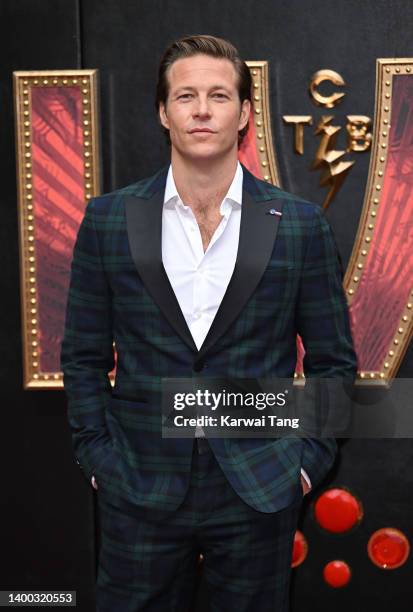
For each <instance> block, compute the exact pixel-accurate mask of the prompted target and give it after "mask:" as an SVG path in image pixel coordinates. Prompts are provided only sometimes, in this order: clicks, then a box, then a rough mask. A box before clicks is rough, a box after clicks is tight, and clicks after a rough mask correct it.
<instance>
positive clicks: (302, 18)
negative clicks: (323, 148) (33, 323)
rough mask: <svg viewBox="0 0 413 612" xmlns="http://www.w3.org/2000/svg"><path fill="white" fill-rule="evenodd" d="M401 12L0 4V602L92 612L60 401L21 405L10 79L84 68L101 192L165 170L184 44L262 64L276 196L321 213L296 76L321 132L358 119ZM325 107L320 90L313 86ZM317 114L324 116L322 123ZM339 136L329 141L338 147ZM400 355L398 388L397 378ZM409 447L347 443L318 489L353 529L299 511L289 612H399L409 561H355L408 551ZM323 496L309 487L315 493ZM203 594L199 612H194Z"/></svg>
mask: <svg viewBox="0 0 413 612" xmlns="http://www.w3.org/2000/svg"><path fill="white" fill-rule="evenodd" d="M412 23H413V4H412V3H411V2H409V1H408V0H364V1H363V2H359V1H358V0H337V1H336V2H332V1H329V0H312V1H311V2H308V1H306V0H290V1H289V2H285V1H283V0H256V1H255V2H254V1H252V0H243V1H242V2H235V0H209V1H208V2H201V1H197V0H180V1H177V0H169V2H167V1H164V0H140V1H139V0H2V2H1V4H0V45H1V58H2V61H1V70H0V110H1V114H0V160H1V175H2V186H3V189H2V198H1V200H0V205H1V223H0V249H1V262H2V274H1V276H0V278H1V297H2V301H1V314H2V332H1V337H0V351H1V353H0V355H1V369H0V371H1V392H2V415H1V416H2V427H1V429H0V432H1V434H0V435H1V444H0V448H1V452H2V454H3V457H2V464H1V465H2V468H3V469H2V494H1V498H0V504H1V518H2V520H1V523H0V536H1V542H0V546H1V550H2V553H3V555H2V556H3V562H2V569H1V573H0V589H3V590H5V589H23V588H24V589H43V590H46V589H73V590H77V595H78V609H79V610H80V611H82V612H83V611H84V612H91V611H92V610H93V609H94V603H93V589H94V580H95V566H96V553H97V538H96V533H95V531H96V525H97V523H96V520H95V503H94V498H93V492H92V490H91V488H90V487H89V486H88V485H87V483H86V482H85V481H84V479H83V477H82V475H81V474H80V472H79V470H78V469H77V467H76V465H75V464H74V461H73V456H72V452H71V445H70V435H69V431H68V427H67V424H66V407H65V400H64V396H63V394H62V393H60V392H57V391H53V392H51V391H49V392H45V391H42V392H33V391H31V392H27V391H26V392H24V391H23V390H22V370H21V361H22V359H21V357H22V356H21V340H20V334H21V329H20V312H19V266H18V242H17V236H18V229H17V203H16V181H15V151H14V132H13V110H12V108H13V107H12V76H11V74H12V71H13V70H35V69H64V68H98V69H99V70H100V81H101V82H100V92H101V96H100V100H101V126H102V165H103V167H102V171H103V185H102V189H103V190H105V191H108V190H112V189H114V188H117V187H120V186H123V185H126V184H128V183H130V182H134V181H136V180H138V179H139V178H141V177H144V176H147V175H148V174H150V173H153V172H154V171H155V170H156V169H157V168H158V167H159V166H160V165H163V164H165V163H166V162H167V160H168V149H167V146H166V144H165V142H164V138H163V135H162V133H161V131H160V129H159V126H158V122H157V117H156V115H155V112H154V86H155V81H156V72H157V65H158V61H159V57H160V55H161V52H162V51H163V49H164V48H165V47H166V45H167V44H168V43H169V42H171V41H172V40H173V39H174V38H176V37H179V36H182V35H184V34H192V33H211V34H215V35H218V36H223V37H225V38H229V39H230V40H231V41H232V42H234V44H235V45H236V46H237V47H238V48H239V50H240V51H241V54H242V55H243V56H244V57H245V58H246V59H250V60H254V59H257V60H268V61H269V80H270V82H269V85H270V105H271V116H272V125H273V135H274V146H275V148H276V151H277V154H278V160H279V166H280V173H281V179H282V184H283V187H284V188H285V189H287V190H290V191H293V192H295V193H297V194H300V195H302V196H304V197H306V198H308V199H310V200H314V201H317V202H322V201H323V199H324V197H325V195H326V190H325V189H323V188H320V187H319V185H318V182H319V178H320V175H319V173H318V172H310V171H309V166H310V164H311V161H312V159H313V157H314V153H315V151H316V148H317V145H318V140H317V138H316V137H315V136H314V135H313V130H314V127H313V128H306V130H305V142H304V144H305V154H304V155H303V156H297V155H295V154H294V152H293V138H292V128H291V126H288V125H286V124H285V123H284V122H283V120H282V116H283V115H285V114H288V115H296V114H297V115H298V114H299V115H312V117H313V122H314V123H317V121H318V120H319V118H320V117H321V115H322V114H327V113H326V111H325V110H322V109H320V108H317V107H316V106H315V105H314V104H313V103H312V102H311V100H310V98H309V96H308V93H307V87H308V83H309V79H310V77H311V75H312V74H313V73H314V72H315V71H316V70H319V69H321V68H330V69H333V70H335V71H337V72H338V73H340V74H341V75H342V76H343V78H344V79H345V81H346V87H345V88H344V91H345V92H346V96H345V98H344V99H343V101H342V103H341V104H340V106H338V107H337V108H335V109H333V110H332V111H331V114H333V115H334V123H335V124H337V125H340V126H344V125H345V123H346V120H345V117H346V115H348V114H363V115H367V116H370V117H373V112H374V91H375V59H376V58H377V57H413V38H412V36H411V26H412ZM327 91H328V92H330V91H331V88H330V89H329V88H328V87H327ZM328 114H330V111H329V112H328ZM343 132H344V128H343V130H342V131H341V135H340V136H339V138H341V139H342V141H341V142H340V141H338V142H339V144H340V147H339V148H341V149H344V148H345V139H344V135H343ZM348 159H352V160H355V165H354V166H353V168H352V170H351V172H350V174H349V176H348V179H347V180H346V181H345V182H344V184H343V186H342V188H341V190H340V191H339V193H338V194H337V196H336V198H335V199H334V201H333V202H332V204H331V206H330V209H329V211H328V218H329V220H330V222H331V224H332V226H333V229H334V231H335V234H336V237H337V242H338V245H339V249H340V251H341V254H342V257H343V261H344V264H346V263H347V260H348V257H349V255H350V252H351V248H352V244H353V241H354V237H355V233H356V228H357V223H358V219H359V215H360V211H361V207H362V202H363V195H364V188H365V183H366V179H367V169H368V153H367V154H363V153H355V154H352V155H349V156H348ZM412 363H413V353H412V349H411V348H410V350H409V351H408V353H407V355H406V357H405V359H404V362H403V364H402V367H401V370H400V372H399V375H400V376H406V377H407V376H411V372H412ZM412 459H413V441H409V440H397V441H391V440H384V441H367V442H366V441H348V442H346V443H345V444H343V446H342V453H341V458H340V460H339V462H338V463H337V466H336V468H335V470H334V471H333V473H332V474H331V477H330V480H329V482H327V483H325V487H326V486H328V485H329V484H337V485H342V486H345V487H347V488H349V489H350V490H351V491H352V492H353V493H354V494H355V495H356V496H357V497H359V499H360V500H361V502H362V504H363V508H364V517H363V520H362V522H361V523H360V525H359V526H358V527H357V528H356V529H354V530H353V531H352V532H351V533H350V534H347V535H340V536H337V535H336V536H334V535H328V534H327V533H325V532H323V531H322V530H321V529H320V528H318V527H317V525H316V524H315V522H314V519H313V511H312V504H313V502H314V499H315V497H314V496H313V497H309V498H308V499H306V502H305V507H304V509H303V513H302V519H301V527H302V529H303V531H304V533H305V535H306V537H307V540H308V542H309V554H308V557H307V559H306V561H305V562H304V563H303V564H302V565H301V566H300V567H298V568H297V569H296V570H294V573H295V575H294V580H293V610H294V612H304V611H305V612H312V611H314V612H315V611H317V612H323V611H327V610H331V609H332V608H334V609H335V610H336V611H337V612H342V611H343V612H344V611H347V610H348V609H349V608H351V609H353V610H355V611H363V612H364V610H366V609H370V608H371V609H373V608H374V609H375V610H376V611H377V612H381V611H383V612H384V611H385V610H386V611H387V610H388V608H389V606H392V607H393V609H395V610H397V611H398V612H404V611H407V610H410V603H409V598H408V595H412V593H413V587H412V582H411V575H412V560H411V559H409V560H408V561H407V563H406V564H405V565H404V566H402V567H401V568H399V569H397V570H394V571H384V570H380V569H379V568H377V567H376V566H374V565H373V564H372V563H371V562H370V560H369V558H368V556H367V552H366V545H367V541H368V538H369V536H370V535H371V533H372V532H373V531H374V530H376V529H378V528H380V527H386V526H394V527H397V528H399V529H401V530H402V531H404V533H405V534H406V535H407V536H408V537H409V538H411V536H412V533H413V528H412V525H411V518H410V517H411V516H412V515H413V498H412V493H411V491H412V487H413V475H412V469H411V468H409V466H411V465H412ZM325 487H324V488H325ZM337 558H338V559H344V560H346V561H347V562H348V563H349V565H350V566H351V569H352V579H351V581H350V583H349V584H348V586H347V587H345V588H344V589H341V590H334V589H332V588H331V587H329V586H327V585H326V584H325V583H324V581H323V578H322V568H323V566H324V565H325V563H326V562H327V561H330V560H331V559H337ZM205 597H206V596H205V593H204V590H203V588H202V589H201V592H200V596H199V599H200V600H201V602H200V603H199V604H198V609H206V604H205V602H204V601H203V600H204V599H205Z"/></svg>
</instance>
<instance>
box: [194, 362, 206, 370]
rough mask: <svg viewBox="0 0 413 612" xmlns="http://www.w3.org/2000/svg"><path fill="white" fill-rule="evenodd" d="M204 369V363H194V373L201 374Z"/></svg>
mask: <svg viewBox="0 0 413 612" xmlns="http://www.w3.org/2000/svg"><path fill="white" fill-rule="evenodd" d="M204 367H205V363H204V362H203V361H197V362H196V363H194V372H201V370H203V369H204Z"/></svg>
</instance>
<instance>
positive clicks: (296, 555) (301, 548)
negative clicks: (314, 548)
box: [291, 529, 308, 567]
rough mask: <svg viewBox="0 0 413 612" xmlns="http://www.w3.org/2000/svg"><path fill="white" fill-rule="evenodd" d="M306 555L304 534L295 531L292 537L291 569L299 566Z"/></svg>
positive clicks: (306, 545)
mask: <svg viewBox="0 0 413 612" xmlns="http://www.w3.org/2000/svg"><path fill="white" fill-rule="evenodd" d="M307 553H308V544H307V540H306V539H305V536H304V534H303V533H302V532H301V531H299V530H298V529H297V531H296V532H295V535H294V545H293V555H292V560H291V567H297V566H298V565H301V563H303V561H304V560H305V558H306V556H307Z"/></svg>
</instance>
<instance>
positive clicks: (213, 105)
mask: <svg viewBox="0 0 413 612" xmlns="http://www.w3.org/2000/svg"><path fill="white" fill-rule="evenodd" d="M167 78H168V82H169V95H168V99H167V103H166V105H164V104H162V103H161V105H160V108H159V116H160V120H161V123H162V125H163V126H164V127H165V128H167V129H168V130H169V135H170V139H171V144H172V149H173V150H175V152H176V153H177V154H179V155H180V156H181V157H183V158H186V159H192V160H199V161H201V160H212V159H218V158H225V156H226V155H232V154H234V153H236V151H237V149H238V132H239V130H241V129H242V128H243V127H245V125H246V124H247V123H248V117H249V112H250V102H249V101H248V100H244V102H243V103H242V105H241V102H240V99H239V95H238V87H237V85H238V82H237V79H238V77H237V74H236V71H235V68H234V66H233V64H232V63H231V62H230V61H229V60H227V59H220V58H215V57H210V56H208V55H195V56H193V57H187V58H183V59H179V60H177V61H176V62H174V63H173V64H172V66H171V67H170V68H169V70H168V73H167Z"/></svg>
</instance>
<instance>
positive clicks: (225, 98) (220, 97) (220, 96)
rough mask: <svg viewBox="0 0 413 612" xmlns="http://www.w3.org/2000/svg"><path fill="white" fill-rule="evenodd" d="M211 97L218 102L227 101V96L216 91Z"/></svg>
mask: <svg viewBox="0 0 413 612" xmlns="http://www.w3.org/2000/svg"><path fill="white" fill-rule="evenodd" d="M212 96H213V97H214V98H216V99H218V100H227V99H228V96H227V94H225V93H222V92H220V91H216V92H215V93H214V94H212Z"/></svg>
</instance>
